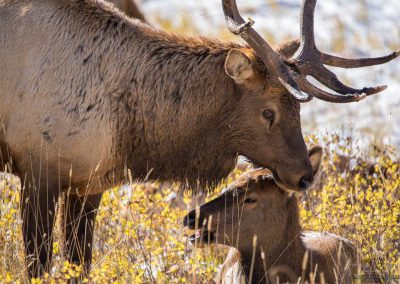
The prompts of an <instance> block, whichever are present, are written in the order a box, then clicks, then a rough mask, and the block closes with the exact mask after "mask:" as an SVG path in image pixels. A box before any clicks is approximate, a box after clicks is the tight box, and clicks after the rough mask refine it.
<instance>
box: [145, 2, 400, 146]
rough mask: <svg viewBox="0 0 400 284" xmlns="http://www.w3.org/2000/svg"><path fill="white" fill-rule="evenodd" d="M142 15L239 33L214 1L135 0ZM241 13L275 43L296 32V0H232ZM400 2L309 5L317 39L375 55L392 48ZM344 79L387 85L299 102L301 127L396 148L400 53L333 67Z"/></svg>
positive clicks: (161, 22)
mask: <svg viewBox="0 0 400 284" xmlns="http://www.w3.org/2000/svg"><path fill="white" fill-rule="evenodd" d="M138 4H139V7H140V9H141V10H142V12H143V13H144V14H145V15H146V18H147V19H148V21H149V22H150V23H151V24H152V25H154V26H157V27H160V28H163V29H167V30H170V31H174V32H177V33H183V34H187V35H204V36H211V37H216V38H219V39H221V40H240V39H239V38H237V37H233V36H232V35H231V34H230V33H229V31H228V30H227V29H226V27H225V21H224V16H223V13H222V8H221V1H220V0H197V1H181V0H142V1H140V2H138ZM238 6H239V9H240V11H241V13H242V15H243V16H246V17H251V18H252V19H253V20H255V21H256V24H255V26H254V27H255V29H256V30H257V31H258V32H260V33H262V34H263V35H264V36H265V38H266V39H267V41H268V42H269V43H270V44H271V45H273V46H278V45H279V44H280V43H282V42H284V41H286V40H289V39H293V38H297V37H299V30H300V27H299V15H300V0H246V1H244V0H243V1H238ZM399 11H400V1H398V0H386V1H381V0H351V1H350V0H335V1H319V2H318V3H317V9H316V12H315V33H316V41H317V46H318V47H319V48H320V49H321V50H322V51H324V52H329V53H332V54H337V55H341V56H344V57H370V56H381V55H386V54H389V53H391V52H392V51H396V50H400V17H399ZM335 73H337V74H338V75H339V78H340V79H341V80H342V81H344V82H345V83H346V84H348V85H351V86H354V87H358V88H362V87H366V86H374V85H388V89H387V91H385V92H383V93H381V94H379V95H376V96H374V97H369V98H367V99H366V100H364V101H362V102H360V103H352V104H347V105H344V104H340V105H336V104H330V103H325V102H322V101H319V100H317V99H314V100H313V101H312V102H311V103H308V104H305V105H303V107H302V119H303V131H304V133H305V134H306V135H307V134H310V133H315V132H316V130H317V133H320V134H325V133H327V132H330V133H331V132H336V133H338V134H340V135H346V136H348V135H351V136H352V137H353V138H355V139H353V140H355V141H357V143H358V146H361V147H363V148H367V147H365V146H366V145H370V144H374V145H378V146H382V145H388V144H390V145H393V146H396V148H399V147H400V113H399V111H400V59H398V60H395V61H394V62H391V63H389V64H386V65H383V66H377V67H369V68H363V69H354V70H351V69H350V70H343V69H342V70H340V69H337V70H335Z"/></svg>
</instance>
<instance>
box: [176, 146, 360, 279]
mask: <svg viewBox="0 0 400 284" xmlns="http://www.w3.org/2000/svg"><path fill="white" fill-rule="evenodd" d="M321 153H322V151H321V149H320V148H319V147H316V148H313V149H312V150H311V151H310V159H311V163H312V165H313V168H314V172H315V173H316V172H317V170H318V168H319V163H320V159H321ZM297 204H298V199H297V197H296V194H295V193H293V192H290V191H288V190H286V189H284V188H282V187H280V186H279V185H278V184H277V183H276V182H275V181H274V179H273V178H272V176H271V174H270V172H269V171H268V170H265V169H262V170H253V171H251V172H250V173H248V174H245V175H244V176H242V177H241V178H240V179H239V180H238V181H237V182H235V183H234V184H233V185H232V186H230V187H229V188H228V189H227V190H226V191H225V192H224V193H222V194H221V195H220V196H219V197H217V198H216V199H214V200H212V201H210V202H208V203H205V204H203V205H201V206H200V208H199V209H198V211H197V212H198V213H197V216H198V219H197V220H196V210H193V211H191V212H190V213H189V214H188V215H187V216H186V217H185V219H184V224H185V225H186V226H188V227H189V228H190V229H197V232H196V234H195V235H193V236H191V237H190V239H191V240H192V241H193V242H195V243H198V244H199V245H200V244H202V243H203V244H204V243H205V244H207V243H208V242H210V243H211V244H216V243H217V244H226V245H228V246H231V247H234V248H236V249H237V250H238V251H239V253H240V257H241V265H242V268H243V272H242V273H240V270H239V269H238V262H237V260H238V259H239V256H238V253H235V250H230V251H229V254H228V258H227V260H226V261H225V263H224V265H223V268H222V270H221V272H220V273H219V275H218V276H217V279H216V280H217V282H219V283H221V282H222V283H240V280H238V279H237V278H239V279H240V278H241V277H244V276H247V279H248V280H250V283H265V282H267V280H269V281H270V282H269V283H277V277H279V280H281V281H282V282H281V283H286V282H285V281H290V283H298V279H300V278H303V279H302V280H303V281H305V280H308V281H310V278H313V277H315V281H314V282H318V283H351V277H352V273H355V272H356V271H355V267H354V264H355V263H356V256H357V255H356V250H355V248H354V246H353V245H352V244H351V242H350V241H348V240H346V239H344V238H342V237H339V236H336V235H333V234H329V233H317V232H303V231H302V229H301V226H300V223H299V210H298V205H297ZM211 216H212V217H211ZM210 220H211V221H210ZM196 227H197V228H196ZM254 236H256V237H257V239H256V243H255V239H254V238H253V237H254ZM261 256H262V258H261ZM253 258H254V259H253ZM303 263H305V264H306V265H304V264H303ZM252 264H253V267H252ZM232 272H233V275H234V276H233V275H232ZM228 273H229V274H228ZM310 273H313V275H314V276H310ZM250 275H251V276H250ZM251 277H252V278H251ZM250 278H251V279H250ZM228 279H229V280H228ZM313 279H314V278H313ZM322 279H323V280H322ZM311 283H313V282H311Z"/></svg>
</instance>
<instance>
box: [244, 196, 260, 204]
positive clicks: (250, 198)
mask: <svg viewBox="0 0 400 284" xmlns="http://www.w3.org/2000/svg"><path fill="white" fill-rule="evenodd" d="M256 202H257V199H256V198H253V197H247V198H246V199H245V200H244V203H247V204H252V203H256Z"/></svg>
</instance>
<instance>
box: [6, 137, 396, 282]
mask: <svg viewBox="0 0 400 284" xmlns="http://www.w3.org/2000/svg"><path fill="white" fill-rule="evenodd" d="M309 140H310V143H315V142H316V141H315V138H310V139H309ZM323 142H324V144H325V145H327V147H328V149H329V151H328V154H327V155H326V156H325V159H324V165H323V175H322V180H323V181H321V182H320V185H321V186H319V187H318V188H317V189H314V190H310V191H308V193H307V194H305V195H303V196H302V203H301V208H302V210H301V217H302V222H303V226H304V227H305V228H306V229H309V230H316V231H329V232H332V233H336V234H339V235H342V236H344V237H346V238H349V239H350V240H352V241H353V242H354V243H355V244H356V246H357V247H358V248H359V251H360V261H359V263H360V274H374V275H375V280H376V281H378V280H379V279H380V280H382V281H383V280H384V279H385V277H387V276H388V275H389V273H390V275H400V261H399V255H400V253H399V246H400V230H398V227H399V222H400V170H399V169H400V164H399V163H396V162H394V161H393V160H392V159H391V158H390V156H391V151H389V150H388V149H386V150H385V151H376V149H375V150H374V152H375V153H374V154H373V155H372V156H371V157H370V160H371V161H372V162H376V164H375V165H374V166H373V167H372V169H370V167H369V165H368V166H367V163H366V161H365V159H363V160H362V159H358V160H357V159H356V158H351V159H347V158H346V159H343V158H341V157H340V156H338V155H337V154H334V153H336V152H338V151H339V152H340V153H343V154H346V155H347V156H349V157H356V155H357V151H356V150H353V149H352V148H351V146H350V144H351V139H341V138H340V137H338V136H331V137H328V138H325V139H324V141H323ZM237 175H238V172H235V173H234V174H233V175H232V177H231V178H230V180H229V181H228V182H230V181H232V180H233V179H235V177H236V176H237ZM18 186H19V185H18V181H17V180H16V179H15V178H12V177H7V178H3V179H2V180H1V183H0V187H1V189H0V282H1V283H2V282H6V283H11V282H18V281H20V282H23V281H25V280H26V278H25V268H24V265H23V263H24V261H23V256H24V255H23V246H22V236H21V221H20V219H19V212H18V211H19V209H18V208H19V206H18V200H19V191H18V188H17V187H18ZM161 187H162V190H154V189H159V188H161ZM174 190H176V188H175V187H174V186H166V185H162V186H161V185H160V184H133V185H131V186H126V187H124V188H122V189H118V188H115V189H112V190H110V191H108V192H107V193H106V194H105V195H104V198H103V201H102V205H101V208H100V212H99V214H98V218H97V222H96V238H95V247H94V262H93V263H94V264H93V270H92V273H91V275H90V281H94V282H96V283H103V282H104V283H109V282H117V283H127V282H130V283H143V282H145V283H154V282H158V283H187V282H192V281H198V282H201V283H204V282H206V281H209V280H211V279H212V278H213V277H214V275H215V272H216V271H217V270H218V267H219V265H220V264H221V263H222V262H223V260H224V257H223V255H215V254H214V253H212V251H211V250H196V251H194V252H190V250H189V249H188V247H187V243H186V238H185V231H184V228H183V227H182V217H183V216H184V215H185V214H186V210H183V209H180V208H179V207H176V206H173V204H174V203H176V202H175V201H174V199H175V193H174ZM219 190H220V189H218V190H217V192H218V191H219ZM154 192H155V193H154ZM210 198H212V197H210ZM181 203H182V204H184V203H187V204H188V203H190V197H188V196H186V197H184V198H183V202H181ZM181 207H182V206H181ZM61 250H62V245H61V242H60V241H56V242H55V243H54V247H53V251H54V253H55V257H54V264H53V268H52V271H51V273H50V275H45V276H44V278H43V279H38V280H37V281H36V282H41V281H45V282H52V283H56V282H57V283H62V282H65V281H66V280H68V279H70V278H71V277H75V276H77V275H79V273H80V267H76V266H73V265H70V264H69V263H67V262H64V260H63V258H62V254H61Z"/></svg>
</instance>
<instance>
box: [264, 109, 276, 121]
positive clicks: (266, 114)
mask: <svg viewBox="0 0 400 284" xmlns="http://www.w3.org/2000/svg"><path fill="white" fill-rule="evenodd" d="M262 114H263V117H264V118H265V119H266V120H268V121H269V122H271V123H272V122H273V121H274V118H275V114H274V113H273V112H272V111H270V110H264V111H263V113H262Z"/></svg>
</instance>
